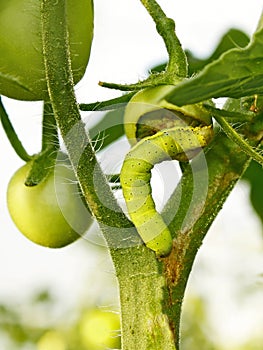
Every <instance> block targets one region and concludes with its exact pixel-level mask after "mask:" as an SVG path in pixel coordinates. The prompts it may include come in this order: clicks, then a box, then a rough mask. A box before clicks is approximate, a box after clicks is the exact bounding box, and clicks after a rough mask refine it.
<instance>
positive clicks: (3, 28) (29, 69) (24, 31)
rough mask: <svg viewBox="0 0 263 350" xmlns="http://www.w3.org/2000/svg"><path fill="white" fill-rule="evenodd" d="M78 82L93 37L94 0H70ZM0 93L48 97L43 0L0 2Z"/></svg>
mask: <svg viewBox="0 0 263 350" xmlns="http://www.w3.org/2000/svg"><path fill="white" fill-rule="evenodd" d="M66 4H67V5H66V6H67V16H68V32H69V43H70V52H71V60H72V70H73V75H74V83H75V84H76V83H77V82H78V81H79V80H80V79H81V78H82V76H83V75H84V72H85V69H86V66H87V63H88V60H89V55H90V48H91V42H92V38H93V0H67V1H66ZM0 52H1V55H0V95H5V96H8V97H11V98H14V99H17V100H29V101H36V100H47V99H48V93H47V86H46V79H45V70H44V62H43V54H42V39H41V20H40V1H39V0H4V1H1V2H0Z"/></svg>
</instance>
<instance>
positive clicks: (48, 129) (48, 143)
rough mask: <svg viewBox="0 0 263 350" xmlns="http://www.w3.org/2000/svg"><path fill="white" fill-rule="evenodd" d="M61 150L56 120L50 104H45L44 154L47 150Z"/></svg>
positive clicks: (43, 127) (43, 126)
mask: <svg viewBox="0 0 263 350" xmlns="http://www.w3.org/2000/svg"><path fill="white" fill-rule="evenodd" d="M58 148H59V139H58V131H57V124H56V119H55V117H54V112H53V109H52V105H51V103H50V102H44V108H43V122H42V152H45V151H46V150H47V149H50V150H54V151H56V150H57V149H58Z"/></svg>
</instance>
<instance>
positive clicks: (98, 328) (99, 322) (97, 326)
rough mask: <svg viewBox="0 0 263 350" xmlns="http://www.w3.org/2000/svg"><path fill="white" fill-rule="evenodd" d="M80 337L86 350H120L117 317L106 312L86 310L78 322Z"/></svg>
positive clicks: (112, 313) (118, 318)
mask: <svg viewBox="0 0 263 350" xmlns="http://www.w3.org/2000/svg"><path fill="white" fill-rule="evenodd" d="M80 336H81V339H82V342H83V345H84V346H85V348H86V347H87V349H92V350H104V349H113V348H114V349H120V317H119V315H118V314H116V313H114V312H111V311H107V310H100V309H91V310H87V311H86V312H85V313H84V315H83V318H82V320H81V322H80Z"/></svg>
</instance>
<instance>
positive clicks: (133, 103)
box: [124, 85, 212, 146]
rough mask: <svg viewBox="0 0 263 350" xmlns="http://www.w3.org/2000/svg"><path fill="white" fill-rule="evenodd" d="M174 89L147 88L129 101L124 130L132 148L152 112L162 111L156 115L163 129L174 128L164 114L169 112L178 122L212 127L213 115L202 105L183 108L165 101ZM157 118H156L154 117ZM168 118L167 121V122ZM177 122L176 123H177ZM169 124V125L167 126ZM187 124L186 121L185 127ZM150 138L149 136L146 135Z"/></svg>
mask: <svg viewBox="0 0 263 350" xmlns="http://www.w3.org/2000/svg"><path fill="white" fill-rule="evenodd" d="M173 89H174V86H173V85H159V86H156V87H152V88H146V89H143V90H140V91H138V92H137V93H136V94H135V95H134V96H133V97H132V98H131V100H130V101H129V103H128V104H127V106H126V109H125V114H124V128H125V133H126V136H127V138H128V140H129V142H130V144H131V145H132V146H134V145H135V144H136V143H137V141H138V139H140V137H138V127H140V126H141V125H147V124H148V122H149V120H147V118H146V119H143V118H144V117H145V116H146V115H147V114H148V115H149V117H150V118H151V116H150V113H152V112H158V111H160V113H159V115H158V114H157V113H156V116H157V119H156V120H159V121H161V120H162V118H163V117H164V120H163V125H162V123H161V124H159V125H158V127H161V129H166V128H167V129H168V128H172V127H173V126H175V125H173V123H172V121H171V120H169V119H168V121H167V118H166V117H167V115H165V114H164V113H163V112H165V110H167V111H168V115H169V116H171V115H172V114H174V115H175V116H176V117H178V120H177V121H179V122H180V120H181V121H182V122H183V121H184V118H188V119H191V120H195V121H196V123H197V124H203V125H210V124H211V123H212V120H211V115H210V114H209V113H208V112H207V110H206V109H205V108H204V107H203V106H202V104H201V103H196V104H192V105H185V106H182V107H179V106H176V105H174V104H172V103H169V102H167V101H166V100H165V95H167V94H168V93H169V92H171V91H172V90H173ZM154 118H155V117H154ZM165 118H166V120H165ZM177 121H176V123H177ZM167 122H168V124H166V123H167ZM186 124H187V121H185V123H184V125H186ZM145 136H149V135H144V137H145Z"/></svg>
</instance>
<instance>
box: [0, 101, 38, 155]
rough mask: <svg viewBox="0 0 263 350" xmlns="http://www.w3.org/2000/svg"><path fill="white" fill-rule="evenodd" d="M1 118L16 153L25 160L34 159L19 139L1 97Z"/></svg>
mask: <svg viewBox="0 0 263 350" xmlns="http://www.w3.org/2000/svg"><path fill="white" fill-rule="evenodd" d="M0 119H1V122H2V125H3V128H4V130H5V133H6V136H7V137H8V140H9V142H10V143H11V145H12V147H13V149H14V151H15V152H16V154H17V155H18V156H19V157H20V158H21V159H22V160H24V161H25V162H28V161H29V160H31V159H32V157H33V156H31V155H29V154H28V153H27V151H26V150H25V148H24V146H23V145H22V143H21V141H20V140H19V138H18V136H17V133H16V131H15V129H14V127H13V125H12V123H11V121H10V119H9V116H8V114H7V112H6V110H5V108H4V105H3V103H2V100H1V97H0Z"/></svg>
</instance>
